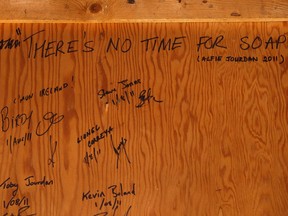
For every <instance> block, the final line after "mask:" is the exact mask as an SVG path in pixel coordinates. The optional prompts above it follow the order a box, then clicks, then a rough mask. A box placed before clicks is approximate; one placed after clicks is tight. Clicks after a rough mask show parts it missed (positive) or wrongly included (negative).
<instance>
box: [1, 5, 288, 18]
mask: <svg viewBox="0 0 288 216" xmlns="http://www.w3.org/2000/svg"><path fill="white" fill-rule="evenodd" d="M0 4H1V6H2V7H1V8H0V21H1V22H9V23H11V22H51V21H52V22H92V23H93V22H96V23H97V22H154V21H156V22H162V21H163V22H165V21H169V22H191V21H195V22H207V21H217V22H252V21H287V20H288V13H287V9H288V1H286V0H277V1H275V0H262V1H250V0H94V1H91V0H69V1H67V0H42V1H38V0H22V1H19V0H10V1H7V0H0Z"/></svg>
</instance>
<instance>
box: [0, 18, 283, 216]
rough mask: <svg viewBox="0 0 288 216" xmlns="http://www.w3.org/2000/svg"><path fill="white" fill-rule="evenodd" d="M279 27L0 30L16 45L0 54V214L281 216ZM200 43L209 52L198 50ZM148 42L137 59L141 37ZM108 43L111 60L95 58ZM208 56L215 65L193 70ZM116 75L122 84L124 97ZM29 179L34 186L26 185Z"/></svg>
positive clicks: (199, 25) (61, 26)
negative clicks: (233, 59) (207, 39)
mask: <svg viewBox="0 0 288 216" xmlns="http://www.w3.org/2000/svg"><path fill="white" fill-rule="evenodd" d="M287 31H288V28H287V23H286V22H283V23H282V22H275V23H273V22H271V23H182V24H179V23H178V24H176V23H174V24H172V23H170V24H167V23H166V24H165V23H162V24H159V23H158V24H157V23H154V24H135V23H134V24H131V23H130V24H1V26H0V35H1V40H2V39H3V40H4V41H6V40H7V39H9V38H11V40H12V39H13V40H14V42H15V40H19V42H20V45H19V46H18V47H16V48H14V47H12V49H5V48H6V45H7V44H5V46H4V47H3V48H2V49H1V51H0V93H1V97H0V109H1V116H0V117H1V121H0V123H1V127H0V144H1V145H0V185H1V187H0V213H1V215H6V213H9V214H7V215H11V214H14V215H17V213H18V212H19V211H23V212H24V213H22V214H21V215H29V214H30V215H31V214H34V213H35V214H36V215H41V216H45V215H47V216H60V215H61V216H66V215H67V216H70V215H74V216H78V215H79V216H80V215H81V216H82V215H97V214H98V213H101V212H107V213H108V215H113V212H114V211H115V212H116V213H115V215H116V216H118V215H129V216H130V215H131V216H167V215H177V216H180V215H181V216H183V215H187V216H202V215H207V216H210V215H211V216H215V215H217V216H234V215H239V216H240V215H241V216H251V215H253V216H263V215H269V216H274V215H277V216H286V215H288V117H287V114H288V112H287V110H288V108H287V106H288V72H287V66H288V55H287V49H288V46H287V43H288V40H286V38H287ZM36 33H37V34H36ZM30 35H34V36H33V37H32V39H33V46H32V48H31V49H30V42H31V41H30V39H31V37H29V36H30ZM206 36H211V37H213V41H215V40H216V38H217V37H218V40H217V41H218V42H217V43H215V46H214V48H211V49H206V48H205V46H204V45H201V46H200V47H199V49H198V47H197V44H198V43H199V40H200V38H201V37H202V39H201V41H202V42H203V41H204V39H205V38H204V37H206ZM257 36H258V39H256V40H255V43H254V44H253V47H254V48H255V47H258V46H259V41H260V40H259V38H261V40H262V44H263V45H262V46H261V47H259V48H257V49H252V48H251V47H252V45H251V47H250V48H249V49H247V50H245V49H246V48H247V46H248V45H247V42H249V44H250V43H251V44H252V42H253V41H254V38H257ZM153 37H159V38H158V41H157V42H156V43H155V44H156V45H155V50H154V51H153V50H152V48H153V46H154V41H153V40H151V41H150V42H153V43H149V46H148V51H146V48H147V47H146V43H145V42H141V41H143V40H145V39H147V38H153ZM270 37H271V38H270ZM111 38H112V39H113V41H114V45H115V44H116V41H117V40H118V38H120V39H119V40H120V42H119V49H118V51H116V50H115V49H114V48H113V46H112V45H111V46H110V48H109V50H108V52H107V49H108V47H109V41H110V39H111ZM175 38H176V40H175ZM241 38H242V41H245V42H246V43H243V42H241ZM162 39H164V40H165V42H167V41H169V39H171V46H170V47H169V46H167V47H166V50H163V46H162V47H160V49H159V46H160V41H161V40H162ZM125 40H126V42H125V44H124V46H121V45H122V43H123V42H124V41H125ZM130 40H131V49H130V50H129V51H127V50H128V48H129V45H130V42H129V41H130ZM277 40H278V42H279V43H278V44H277V43H276V42H277ZM44 41H46V43H45V50H44V51H43V53H42V50H41V49H39V50H38V51H37V52H36V54H35V47H36V45H37V47H38V48H39V47H41V46H42V44H43V42H44ZM53 41H54V42H53ZM61 41H62V42H61ZM71 41H74V42H71ZM174 41H175V43H174V47H173V44H172V43H173V42H174ZM269 41H270V42H273V43H269ZM49 42H52V43H50V45H48V44H49ZM210 42H211V41H210ZM210 42H208V43H207V44H206V47H208V48H210V47H211V43H210ZM69 44H70V49H69ZM162 45H163V44H162ZM115 46H116V45H115ZM47 47H48V48H47ZM57 47H58V52H57V56H56V48H57ZM121 47H122V51H121ZM225 47H226V48H225ZM10 48H11V47H10ZM46 48H47V51H46ZM91 48H93V52H87V51H92V50H91ZM169 48H170V49H169ZM59 50H60V51H59ZM68 50H69V51H70V53H67V52H68ZM72 51H75V52H72ZM126 51H127V52H126ZM46 52H47V53H46ZM53 53H54V54H53ZM64 53H65V54H64ZM45 55H46V56H47V57H45ZM42 56H43V57H42ZM198 56H199V58H198ZM208 56H216V57H214V60H215V58H217V59H218V60H219V56H222V59H221V61H210V62H198V60H199V59H200V60H203V58H204V57H208ZM217 56H218V57H217ZM229 56H233V57H242V60H243V61H244V60H245V58H244V57H251V58H252V57H253V58H256V57H257V58H258V61H257V62H231V61H230V62H228V61H226V59H227V58H229ZM265 56H273V57H272V58H271V59H270V58H269V57H268V59H269V60H271V61H270V62H264V61H263V60H265ZM210 58H211V57H210ZM197 59H198V60H197ZM229 59H231V58H229ZM126 79H128V80H129V81H133V83H134V85H133V86H129V87H127V88H125V89H123V87H124V85H123V84H121V83H118V82H120V81H122V80H126ZM134 81H135V82H134ZM57 86H64V87H65V88H63V89H62V90H61V91H56V90H55V88H56V87H57ZM47 88H53V89H52V93H51V92H50V89H48V90H47V91H46V90H45V91H44V92H45V93H47V94H48V95H46V96H43V95H42V96H41V92H42V91H41V90H42V89H47ZM114 88H115V90H113V89H114ZM101 89H105V91H110V92H111V94H108V95H106V96H103V95H102V93H101V92H102V91H101ZM149 89H151V92H150V93H151V94H150V97H149V99H150V101H149V102H148V101H145V100H144V98H143V97H141V96H140V95H141V92H142V91H143V90H146V93H145V94H142V95H144V96H146V99H147V97H148V92H149ZM58 90H59V89H58ZM49 92H50V94H49ZM142 93H143V92H142ZM32 94H33V96H32ZM117 94H118V96H119V98H118V99H119V100H117ZM27 95H31V97H30V98H29V97H26V98H25V97H24V100H21V99H22V96H27ZM121 95H122V97H121ZM102 96H103V97H102ZM152 96H153V97H152ZM101 97H102V98H101ZM127 97H128V99H127ZM26 99H27V100H26ZM113 100H114V102H113ZM124 100H125V101H124ZM142 102H144V105H143V106H141V104H142ZM116 104H117V105H116ZM52 114H54V115H53V116H54V118H52ZM52 123H53V124H52ZM112 128H113V129H112ZM89 129H91V130H94V133H91V135H90V136H88V137H86V139H84V136H82V138H83V139H82V140H81V135H83V134H85V133H86V132H87V131H89ZM104 130H107V132H106V133H104V134H102V138H103V139H100V140H98V142H96V143H94V145H92V146H90V147H89V143H90V144H91V142H89V141H91V140H93V139H94V140H97V139H98V138H97V137H99V136H101V135H100V134H101V133H102V132H103V131H104ZM45 131H47V132H46V133H44V132H45ZM29 133H31V135H30V136H31V139H29V136H26V138H25V139H26V140H27V141H26V142H24V141H21V142H20V143H19V144H16V143H15V145H14V144H13V140H14V138H21V137H23V136H24V137H25V134H28V135H29ZM11 139H12V141H10V140H11ZM78 139H79V143H78ZM16 142H17V141H16ZM113 144H114V146H115V148H116V150H115V149H114V148H113ZM118 147H119V148H118ZM94 148H95V154H94ZM86 153H88V154H89V155H90V154H92V156H93V159H92V160H91V161H90V160H89V165H88V164H87V163H85V160H84V158H85V156H86ZM95 155H96V158H97V161H96V160H95V157H94V156H95ZM117 155H118V156H119V157H118V156H117ZM117 166H118V168H117ZM31 176H32V177H31ZM29 177H31V178H30V180H31V181H37V182H39V181H42V180H43V179H44V178H45V180H46V181H45V184H44V185H43V182H42V184H41V182H40V183H39V184H38V185H32V186H27V184H29V182H28V180H27V178H29ZM25 179H26V180H25ZM121 184H122V188H123V190H124V191H126V192H129V193H128V194H126V196H124V193H122V194H120V195H119V196H118V197H117V202H116V205H115V206H114V208H113V207H111V206H109V204H111V205H114V202H115V198H113V193H112V188H111V187H110V186H112V187H114V186H113V185H117V188H116V189H115V190H114V192H116V191H117V192H118V191H119V190H120V185H121ZM109 187H110V188H109ZM89 191H90V197H89V195H88V192H89ZM101 192H103V194H105V197H104V196H103V194H102V195H99V194H100V193H101ZM85 194H86V196H85ZM93 195H94V198H93ZM114 195H115V194H114ZM99 196H101V197H99ZM88 198H92V199H89V200H88ZM11 199H12V201H11V202H9V201H10V200H11ZM17 199H19V200H18V201H17ZM103 199H105V202H104V203H106V206H105V204H104V205H102V207H101V203H102V200H103ZM13 200H14V201H13ZM109 201H111V203H109ZM17 204H18V205H17ZM116 206H117V207H116ZM98 215H105V214H104V213H103V214H98Z"/></svg>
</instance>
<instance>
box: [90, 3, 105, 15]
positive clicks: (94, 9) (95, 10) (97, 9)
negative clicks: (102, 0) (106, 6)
mask: <svg viewBox="0 0 288 216" xmlns="http://www.w3.org/2000/svg"><path fill="white" fill-rule="evenodd" d="M89 10H90V12H91V13H98V12H100V11H101V10H102V6H101V5H100V4H99V3H94V4H92V5H90V8H89Z"/></svg>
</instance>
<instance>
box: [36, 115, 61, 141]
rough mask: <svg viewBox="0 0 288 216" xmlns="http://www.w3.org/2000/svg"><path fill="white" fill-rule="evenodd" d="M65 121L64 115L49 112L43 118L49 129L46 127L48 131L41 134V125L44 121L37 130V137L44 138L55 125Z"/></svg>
mask: <svg viewBox="0 0 288 216" xmlns="http://www.w3.org/2000/svg"><path fill="white" fill-rule="evenodd" d="M63 119H64V115H58V114H57V113H53V112H47V113H46V114H45V115H44V116H43V122H44V123H45V122H47V124H48V127H46V129H44V131H43V132H39V131H40V129H39V128H40V125H41V124H43V122H42V121H40V122H38V125H37V128H36V135H37V136H43V135H44V134H46V133H47V132H48V131H49V130H50V128H51V127H52V126H53V125H56V124H58V123H59V122H61V121H62V120H63ZM44 128H45V126H44Z"/></svg>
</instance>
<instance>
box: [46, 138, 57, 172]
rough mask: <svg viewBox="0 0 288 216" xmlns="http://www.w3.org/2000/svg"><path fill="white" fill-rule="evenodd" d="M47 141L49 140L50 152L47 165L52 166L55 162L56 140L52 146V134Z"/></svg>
mask: <svg viewBox="0 0 288 216" xmlns="http://www.w3.org/2000/svg"><path fill="white" fill-rule="evenodd" d="M49 141H50V153H51V156H50V158H49V159H48V166H49V165H51V166H52V167H53V168H54V164H55V161H54V155H55V153H56V148H57V145H58V142H57V141H55V142H54V147H53V143H52V136H50V140H49Z"/></svg>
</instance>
